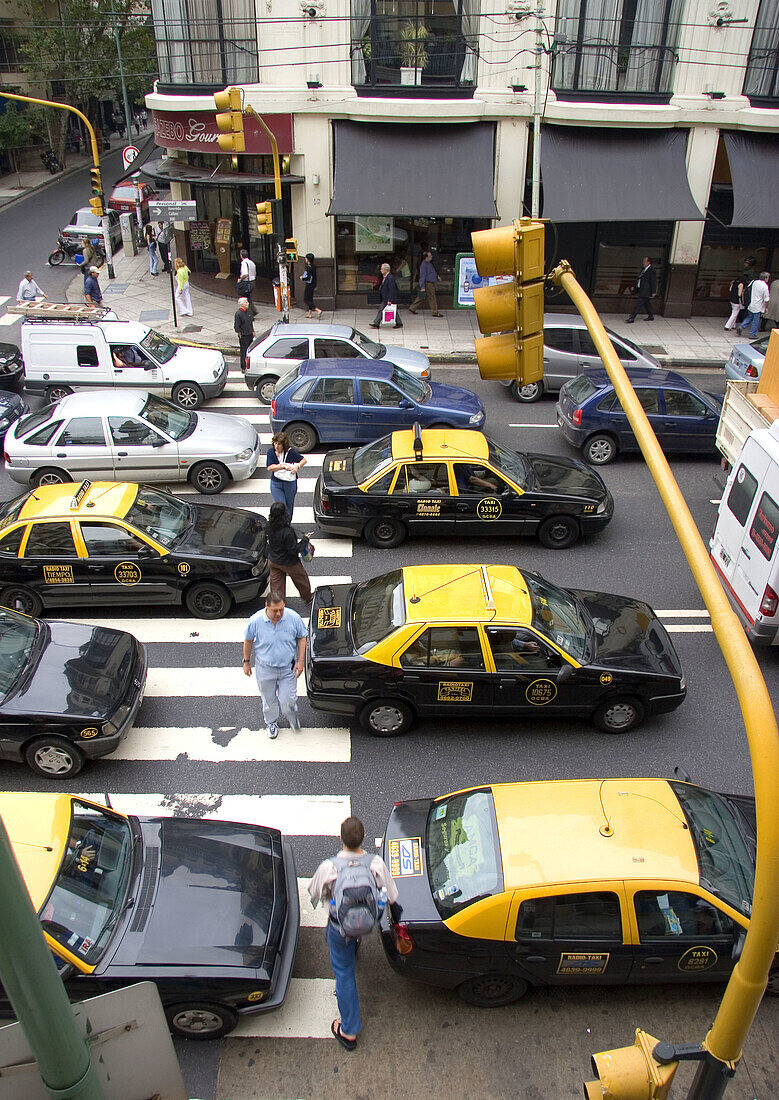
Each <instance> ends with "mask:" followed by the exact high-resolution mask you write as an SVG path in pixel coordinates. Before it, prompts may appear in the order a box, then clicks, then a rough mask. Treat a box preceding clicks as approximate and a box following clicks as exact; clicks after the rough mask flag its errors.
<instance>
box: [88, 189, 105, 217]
mask: <svg viewBox="0 0 779 1100" xmlns="http://www.w3.org/2000/svg"><path fill="white" fill-rule="evenodd" d="M89 205H90V206H91V207H92V213H93V214H94V215H95V217H96V218H102V216H103V214H105V210H103V197H102V195H98V196H95V197H93V198H91V199H90V200H89Z"/></svg>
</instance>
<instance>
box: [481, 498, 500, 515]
mask: <svg viewBox="0 0 779 1100" xmlns="http://www.w3.org/2000/svg"><path fill="white" fill-rule="evenodd" d="M502 512H503V505H502V504H501V503H500V501H499V500H498V498H497V497H483V498H482V499H481V500H480V501H479V503H478V504H477V505H476V515H477V516H478V517H479V519H499V518H500V515H501V513H502Z"/></svg>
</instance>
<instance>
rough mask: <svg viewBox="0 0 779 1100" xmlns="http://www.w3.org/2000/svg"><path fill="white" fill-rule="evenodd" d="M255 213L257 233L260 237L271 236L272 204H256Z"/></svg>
mask: <svg viewBox="0 0 779 1100" xmlns="http://www.w3.org/2000/svg"><path fill="white" fill-rule="evenodd" d="M255 209H256V211H257V232H258V233H259V235H260V236H261V237H271V236H273V203H272V202H270V201H269V202H258V203H257V205H256V207H255Z"/></svg>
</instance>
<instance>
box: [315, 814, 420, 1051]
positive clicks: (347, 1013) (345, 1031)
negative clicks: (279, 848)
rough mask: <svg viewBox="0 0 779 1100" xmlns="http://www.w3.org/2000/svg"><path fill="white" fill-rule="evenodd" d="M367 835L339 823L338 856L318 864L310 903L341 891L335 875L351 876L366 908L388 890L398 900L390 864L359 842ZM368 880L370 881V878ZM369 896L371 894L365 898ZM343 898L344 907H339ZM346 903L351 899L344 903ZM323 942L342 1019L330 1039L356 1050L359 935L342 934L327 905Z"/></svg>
mask: <svg viewBox="0 0 779 1100" xmlns="http://www.w3.org/2000/svg"><path fill="white" fill-rule="evenodd" d="M364 837H365V826H364V825H363V823H362V822H361V821H360V819H359V818H358V817H347V818H346V820H345V821H343V822H341V842H342V844H343V848H342V849H341V851H340V852H339V853H338V855H337V856H333V858H332V859H326V860H324V861H323V862H322V863H320V864H319V866H318V867H317V869H316V871H315V872H314V877H313V878H312V879H311V881H310V882H309V884H308V893H309V896H310V898H311V901H312V903H313V905H314V907H316V906H317V904H318V903H319V902H320V901H322V902H329V901H330V899H331V898H333V899H334V898H336V897H337V896H338V894H339V886H338V879H339V876H341V877H342V882H343V881H344V877H345V876H346V875H347V874H348V875H349V878H350V879H351V881H352V882H354V883H355V884H357V883H359V886H353V887H352V891H354V892H353V893H352V894H351V898H353V899H355V901H354V902H352V904H354V903H355V902H356V904H358V905H363V906H365V907H367V908H370V898H371V897H372V899H373V903H374V904H376V906H377V909H378V908H379V907H378V904H377V902H378V898H379V896H380V895H381V896H383V895H384V893H385V892H386V901H388V902H389V903H390V905H392V904H394V903H395V902H396V901H397V900H398V888H397V886H396V885H395V883H394V881H393V879H392V876H391V875H390V873H389V868H388V867H387V864H386V863H385V862H384V860H383V859H382V858H381V856H371V855H370V854H369V853H368V852H365V851H363V848H362V842H363V839H364ZM365 871H367V873H368V876H370V877H369V878H368V881H367V882H366V883H365V884H363V883H361V882H360V878H361V877H363V876H365ZM370 879H372V880H373V881H372V882H371V881H370ZM360 888H362V889H363V895H362V897H361V898H355V892H356V890H359V889H360ZM369 895H370V896H369ZM343 904H344V903H343V902H342V907H343ZM346 905H347V907H349V902H348V901H347V902H346ZM325 940H326V942H327V947H328V950H329V952H330V965H331V966H332V968H333V974H334V975H335V996H336V999H337V1001H338V1011H339V1012H340V1013H341V1016H340V1019H338V1018H336V1019H335V1020H333V1022H332V1024H331V1025H330V1030H331V1031H332V1033H333V1035H334V1037H335V1038H336V1039H337V1040H338V1042H339V1043H340V1044H341V1046H342V1047H344V1049H345V1050H354V1048H355V1047H356V1046H357V1036H358V1035H359V1034H360V1031H361V1030H362V1021H361V1020H360V1001H359V998H358V995H357V982H356V979H355V972H354V968H355V962H356V959H357V947H358V945H359V942H360V941H359V939H355V938H353V937H352V936H348V935H345V934H344V932H343V931H342V926H341V923H340V919H339V912H338V910H336V912H335V914H334V913H333V906H332V905H331V906H330V917H329V920H328V922H327V928H326V930H325Z"/></svg>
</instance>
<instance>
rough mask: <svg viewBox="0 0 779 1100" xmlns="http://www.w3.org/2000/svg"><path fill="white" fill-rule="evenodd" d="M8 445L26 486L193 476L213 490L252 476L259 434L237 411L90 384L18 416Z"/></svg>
mask: <svg viewBox="0 0 779 1100" xmlns="http://www.w3.org/2000/svg"><path fill="white" fill-rule="evenodd" d="M3 449H4V451H5V465H6V470H7V471H8V474H9V475H10V476H11V477H12V478H13V479H14V481H18V482H20V483H21V484H22V485H25V486H28V485H33V486H35V485H59V484H62V483H64V482H66V481H81V480H83V479H84V478H89V479H90V480H112V479H115V480H117V481H142V482H155V481H156V482H160V481H162V482H167V481H190V482H191V483H192V485H193V486H194V487H195V488H196V489H197V490H198V492H200V493H209V494H210V493H219V492H221V491H222V489H224V488H225V486H226V485H228V483H229V482H230V481H242V480H244V479H245V478H248V477H251V476H252V474H253V473H254V471H255V469H256V468H257V463H258V461H259V457H260V440H259V436H258V435H257V432H256V431H255V430H254V428H253V427H252V426H251V424H249V422H248V421H246V420H243V419H242V418H241V417H238V416H228V415H225V414H223V413H212V412H188V411H187V410H186V409H181V408H179V407H178V405H173V404H172V403H171V402H170V401H166V400H165V399H164V398H163V397H157V396H156V394H151V393H146V391H145V390H120V391H117V390H89V391H87V392H84V393H72V394H70V395H69V396H68V397H63V398H62V400H61V401H58V402H56V403H55V404H52V405H46V406H45V407H44V408H42V409H39V410H38V411H37V412H34V413H30V415H29V416H25V417H23V418H22V419H21V420H19V421H17V422H16V424H14V426H13V428H12V429H10V430H9V431H8V433H7V434H6V437H5V442H4V445H3Z"/></svg>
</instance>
